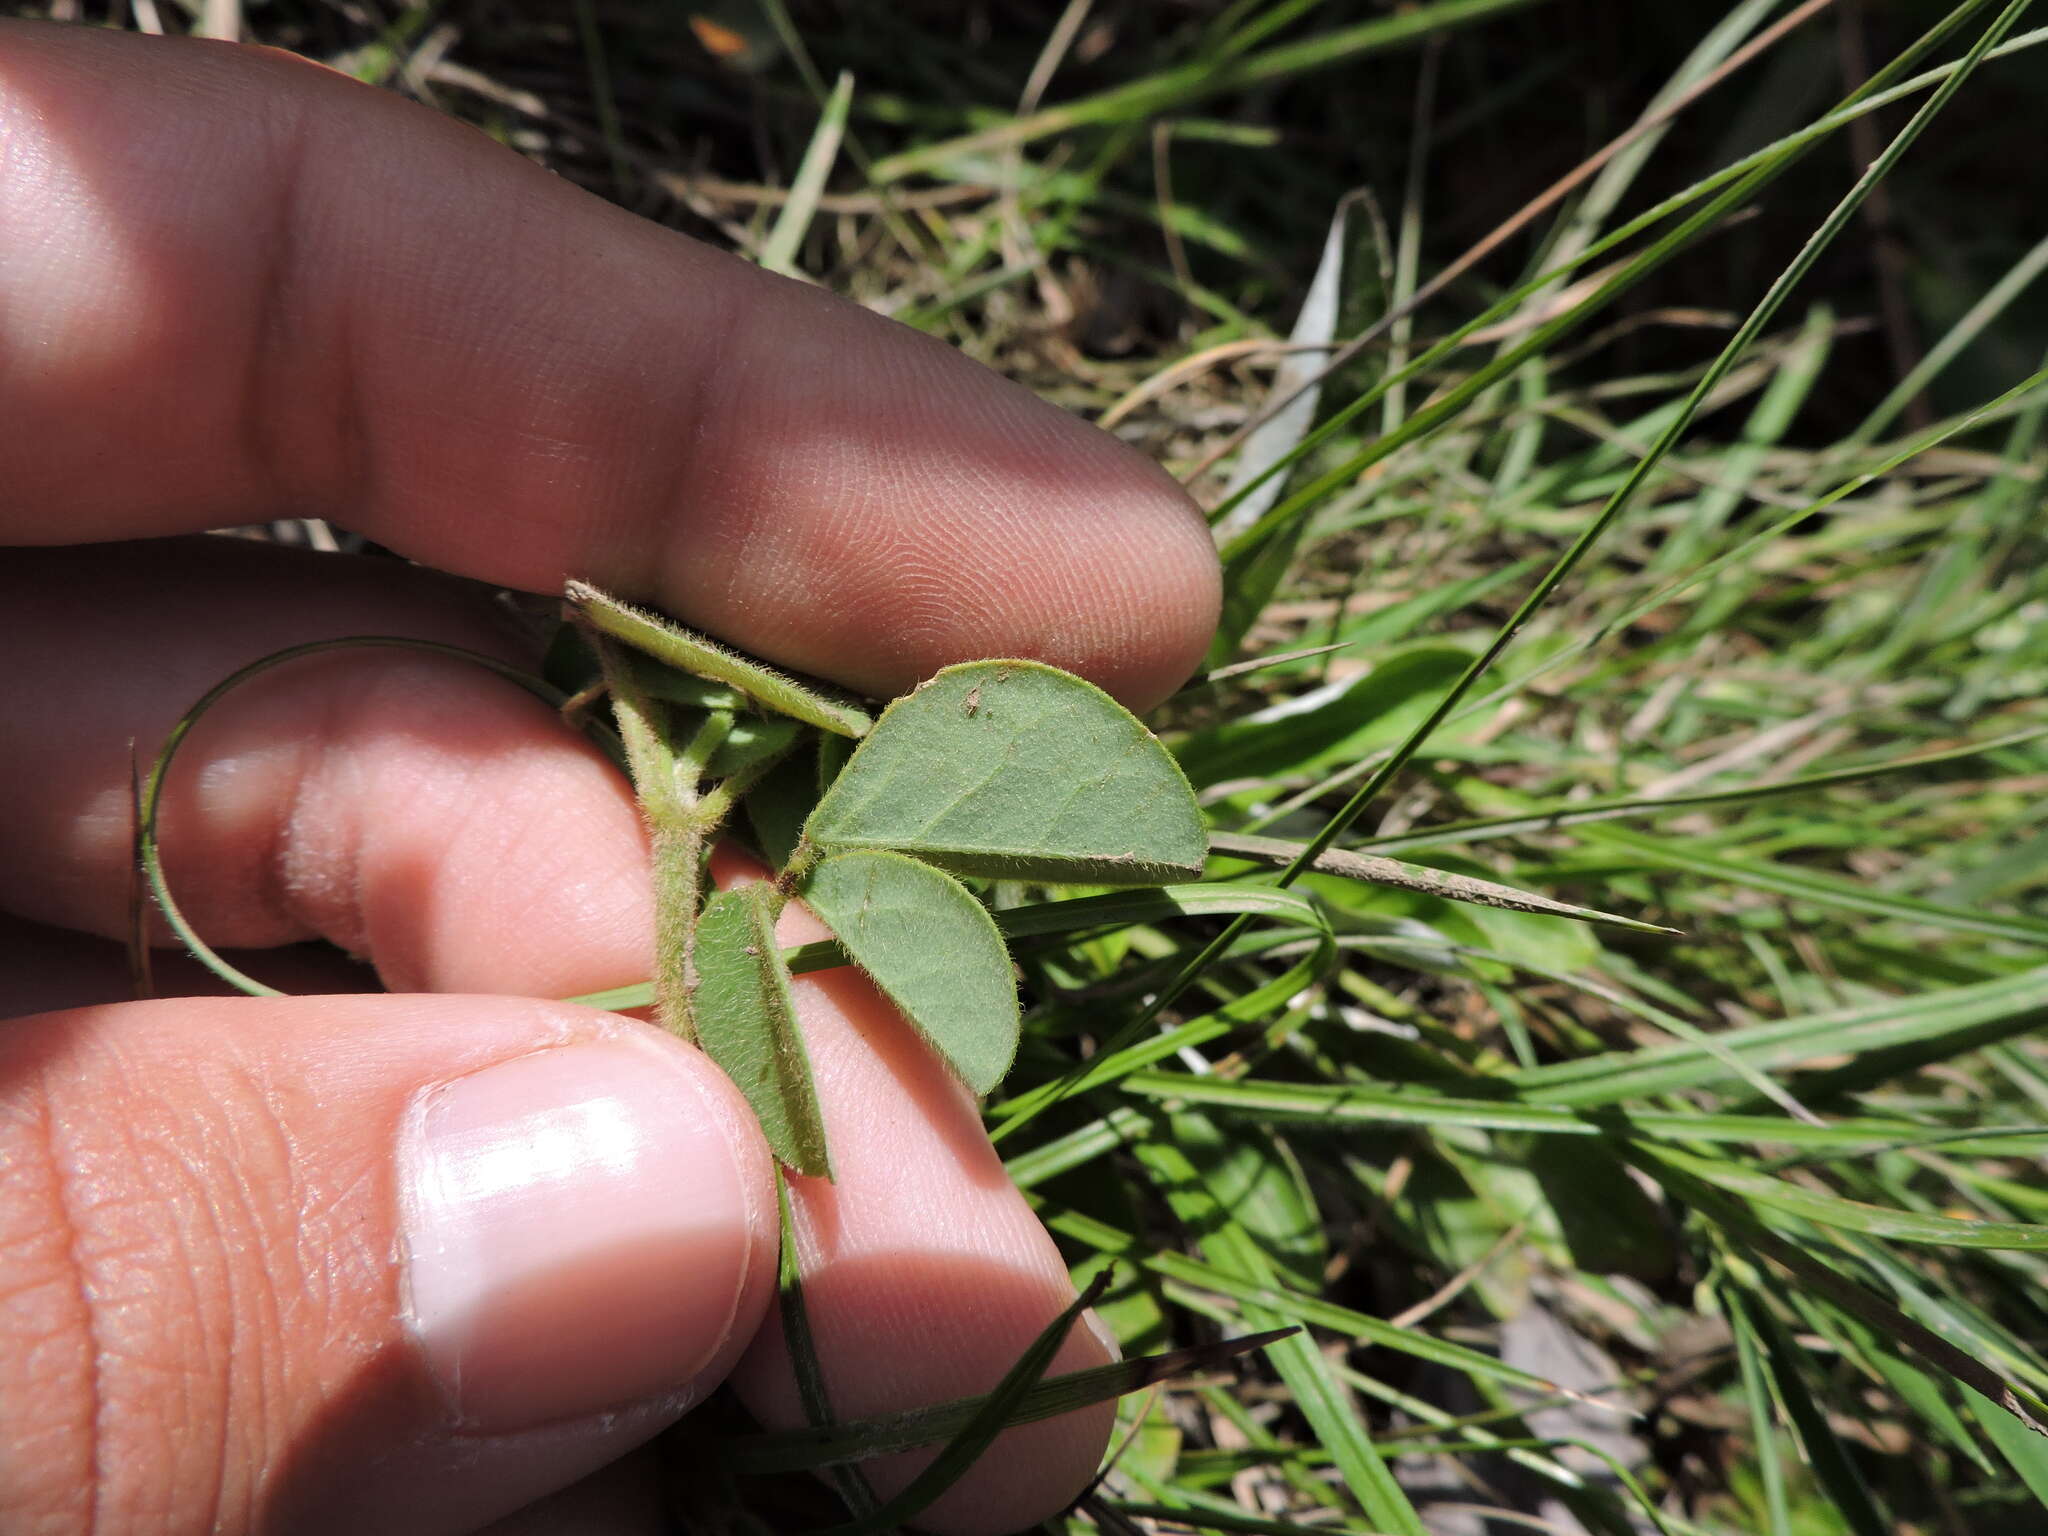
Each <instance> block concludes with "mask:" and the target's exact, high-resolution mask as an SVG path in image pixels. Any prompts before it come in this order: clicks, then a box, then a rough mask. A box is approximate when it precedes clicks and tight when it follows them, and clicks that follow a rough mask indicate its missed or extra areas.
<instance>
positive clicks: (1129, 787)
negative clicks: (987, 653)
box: [804, 661, 1208, 885]
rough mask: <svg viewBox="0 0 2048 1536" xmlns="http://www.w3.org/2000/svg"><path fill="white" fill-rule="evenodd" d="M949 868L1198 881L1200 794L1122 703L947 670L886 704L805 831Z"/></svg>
mask: <svg viewBox="0 0 2048 1536" xmlns="http://www.w3.org/2000/svg"><path fill="white" fill-rule="evenodd" d="M804 830H805V832H806V834H807V835H808V836H809V837H810V839H811V841H812V842H814V843H817V844H818V845H819V846H821V847H825V848H894V849H898V850H901V851H902V852H905V853H914V854H916V855H917V856H918V857H919V858H922V859H924V860H925V861H926V862H928V863H931V864H936V865H938V866H940V867H941V868H943V869H949V870H952V871H954V872H955V873H957V874H967V875H982V876H987V877H990V878H997V879H1017V880H1045V881H1052V882H1055V883H1061V882H1064V883H1068V884H1074V883H1082V882H1085V883H1089V884H1100V885H1153V884H1159V883H1164V882H1168V881H1174V880H1192V879H1195V878H1196V877H1197V876H1199V875H1200V874H1201V872H1202V861H1203V858H1204V857H1205V855H1206V854H1207V852H1208V844H1207V842H1206V840H1205V839H1204V837H1203V832H1202V816H1201V812H1200V811H1199V810H1198V809H1196V806H1195V797H1194V794H1193V792H1192V791H1191V790H1189V788H1188V785H1187V780H1186V779H1185V778H1184V777H1183V776H1182V775H1181V772H1180V770H1179V768H1177V767H1176V766H1175V765H1174V762H1173V759H1172V758H1171V757H1169V756H1168V755H1167V752H1166V749H1165V748H1164V747H1162V746H1160V744H1159V742H1158V741H1157V740H1156V739H1155V738H1154V737H1153V735H1152V733H1151V732H1150V731H1148V730H1146V729H1145V727H1144V726H1143V725H1142V724H1141V723H1139V721H1138V720H1137V719H1136V718H1135V717H1134V716H1133V715H1131V714H1130V713H1129V712H1128V711H1126V710H1125V709H1124V708H1123V706H1122V705H1120V704H1118V703H1117V702H1116V701H1115V700H1114V699H1112V698H1110V696H1109V695H1108V694H1106V693H1104V692H1103V691H1102V690H1101V689H1099V688H1097V687H1095V686H1094V685H1093V684H1092V683H1086V682H1083V681H1082V680H1081V679H1080V678H1078V677H1075V676H1073V675H1072V674H1070V673H1066V672H1062V671H1060V670H1059V669H1058V668H1057V667H1048V666H1046V665H1044V664H1043V663H1040V662H1034V661H975V662H968V663H966V664H965V665H963V666H957V667H948V668H946V669H945V670H944V671H943V672H940V673H939V674H938V675H937V676H936V677H934V678H932V679H931V681H929V682H927V683H926V684H924V685H923V686H922V687H921V688H919V689H918V690H917V691H916V692H915V693H913V694H910V695H909V696H907V697H905V698H901V699H898V700H897V701H896V702H895V703H893V704H891V705H890V706H889V707H888V709H886V710H884V711H883V713H882V717H881V719H879V720H877V721H876V722H875V727H874V729H873V730H872V731H871V732H870V733H869V734H868V737H867V739H866V740H865V741H863V742H862V743H861V744H860V746H859V747H858V748H857V749H856V750H855V752H854V754H853V758H852V760H851V761H850V762H848V763H847V765H846V767H845V769H844V770H843V771H842V772H841V773H840V775H839V777H838V778H837V779H836V780H834V781H833V784H832V788H831V790H830V791H829V792H828V793H827V794H826V796H825V798H824V799H823V800H821V801H819V802H818V808H817V809H816V810H815V811H813V812H812V813H811V819H810V821H809V823H808V824H807V825H806V827H805V829H804Z"/></svg>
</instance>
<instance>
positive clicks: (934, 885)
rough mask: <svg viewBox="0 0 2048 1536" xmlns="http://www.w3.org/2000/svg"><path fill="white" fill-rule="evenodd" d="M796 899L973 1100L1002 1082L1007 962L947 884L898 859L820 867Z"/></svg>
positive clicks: (957, 889) (1009, 1032)
mask: <svg viewBox="0 0 2048 1536" xmlns="http://www.w3.org/2000/svg"><path fill="white" fill-rule="evenodd" d="M803 897H804V900H805V901H806V902H808V903H809V904H810V906H811V907H812V908H813V909H814V910H815V911H816V912H817V914H818V916H819V917H821V918H823V919H824V920H825V922H826V923H827V924H828V925H829V926H830V927H831V929H832V931H833V932H834V933H835V934H837V935H838V936H839V942H840V945H841V946H842V947H843V948H844V949H845V950H846V953H847V954H848V956H850V957H851V958H852V960H853V963H854V964H855V965H857V966H859V967H860V968H861V969H862V970H863V971H865V972H866V973H867V974H868V976H869V978H870V979H871V980H873V982H874V983H875V985H876V986H878V987H880V988H881V989H882V991H883V992H884V993H885V994H887V996H888V998H889V1001H890V1002H892V1003H894V1004H895V1005H896V1006H897V1007H898V1008H899V1009H901V1010H902V1011H903V1015H904V1017H906V1018H907V1019H909V1020H910V1022H911V1023H912V1024H913V1025H915V1026H916V1028H917V1032H918V1033H919V1034H921V1035H923V1036H924V1038H925V1039H926V1040H927V1041H929V1042H930V1043H931V1046H932V1048H933V1049H934V1050H936V1051H937V1052H938V1053H939V1054H940V1055H941V1056H943V1057H945V1058H946V1061H947V1062H948V1064H950V1065H951V1066H952V1068H953V1070H954V1071H955V1072H957V1073H959V1074H960V1077H961V1080H962V1081H964V1082H965V1083H966V1084H967V1086H968V1087H969V1088H971V1089H973V1090H974V1091H975V1092H976V1093H977V1094H984V1093H988V1092H989V1091H990V1090H992V1089H993V1088H994V1087H995V1086H996V1084H997V1083H999V1082H1001V1081H1002V1080H1003V1074H1004V1073H1005V1072H1007V1071H1009V1070H1010V1063H1011V1062H1012V1061H1013V1060H1015V1058H1016V1055H1017V1036H1018V1034H1019V1032H1020V1030H1021V1029H1022V1027H1023V1021H1022V1019H1021V1017H1020V1015H1019V1014H1018V1011H1017V983H1016V980H1015V978H1014V977H1013V976H1012V975H1011V972H1010V956H1009V953H1008V952H1007V951H1006V950H1005V949H1004V948H1003V939H1002V935H1001V934H999V933H998V932H997V931H996V925H995V923H994V921H993V920H992V919H991V918H990V917H989V915H988V912H987V911H986V910H985V909H984V908H983V907H982V905H981V903H980V902H978V901H976V900H975V899H974V898H973V896H971V895H969V894H968V891H967V888H966V887H965V886H963V885H962V884H960V882H959V881H957V880H955V879H954V878H953V877H952V876H950V875H947V874H942V873H941V872H940V871H938V870H936V869H933V868H932V867H931V866H930V865H929V864H920V863H918V861H917V860H915V859H912V858H906V857H905V856H904V855H902V854H900V853H884V852H877V851H873V850H860V851H856V852H852V853H835V854H832V855H831V856H829V857H828V858H826V859H824V860H822V861H821V862H820V863H819V864H818V866H817V867H816V868H815V869H813V870H812V871H811V873H810V876H809V877H808V879H807V880H806V881H805V883H804V887H803Z"/></svg>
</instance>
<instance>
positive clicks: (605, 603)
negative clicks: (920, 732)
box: [564, 581, 872, 736]
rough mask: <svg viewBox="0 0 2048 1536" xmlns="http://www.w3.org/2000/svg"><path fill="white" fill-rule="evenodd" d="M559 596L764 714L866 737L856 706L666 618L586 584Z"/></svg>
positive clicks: (608, 629)
mask: <svg viewBox="0 0 2048 1536" xmlns="http://www.w3.org/2000/svg"><path fill="white" fill-rule="evenodd" d="M564 591H565V592H566V594H567V596H568V599H569V601H570V602H571V603H573V604H574V605H575V607H576V610H577V611H578V612H579V613H581V614H582V615H583V617H584V618H586V619H588V620H589V621H590V622H591V624H592V625H594V626H595V627H596V628H597V629H599V630H600V631H602V632H603V633H605V634H607V635H610V636H611V637H612V638H613V639H614V640H619V641H623V642H624V643H625V644H627V645H630V646H632V647H633V648H634V649H635V650H637V651H641V652H644V653H645V654H646V655H649V656H652V657H653V658H654V659H655V660H657V661H661V662H665V663H667V664H668V665H669V666H671V667H674V668H675V669H676V670H677V671H679V672H686V673H688V674H690V675H691V676H692V677H701V678H707V679H709V680H711V681H712V682H718V683H724V684H726V685H727V686H728V687H731V688H737V689H738V690H739V691H740V692H741V693H744V694H745V695H746V696H747V697H748V698H750V699H752V700H753V701H754V702H755V703H756V704H759V705H761V706H762V707H763V708H765V709H772V710H774V711H775V712H776V713H777V714H783V715H789V716H792V717H793V718H795V719H798V720H801V721H803V722H804V724H806V725H815V726H817V727H818V729H819V730H822V731H833V732H836V733H837V734H839V735H841V736H861V735H865V734H866V732H867V729H868V726H869V725H870V724H871V723H872V722H871V721H870V720H869V718H868V714H867V711H866V710H864V709H862V708H860V706H859V705H857V704H853V703H851V702H849V701H848V700H846V699H843V698H836V697H834V696H833V695H832V694H830V693H828V692H826V691H825V690H824V689H822V688H821V687H820V686H818V685H817V684H814V683H808V682H800V681H798V680H797V679H796V678H794V677H791V676H789V675H788V674H787V673H784V672H778V671H776V670H775V669H774V668H773V667H767V666H763V665H762V664H761V663H760V662H758V661H755V660H753V659H752V658H751V657H747V656H742V655H740V654H739V653H738V652H737V651H729V650H727V649H725V647H724V646H721V645H717V644H714V643H713V642H711V641H709V640H707V639H705V638H704V637H703V636H702V635H696V634H692V633H691V632H690V631H689V630H687V629H684V628H683V627H682V626H681V625H679V624H677V623H675V622H674V621H673V620H671V619H664V618H659V617H657V616H656V615H654V614H651V613H647V612H644V611H642V610H641V609H638V608H634V607H630V606H628V605H627V604H625V603H622V602H620V601H619V600H618V599H617V598H615V597H611V596H609V595H607V594H606V593H603V592H600V591H598V589H597V588H595V587H593V586H591V585H590V584H589V583H588V582H584V581H572V582H570V583H568V585H567V586H566V587H565V588H564Z"/></svg>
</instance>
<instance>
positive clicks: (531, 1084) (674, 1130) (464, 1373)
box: [398, 1041, 750, 1432]
mask: <svg viewBox="0 0 2048 1536" xmlns="http://www.w3.org/2000/svg"><path fill="white" fill-rule="evenodd" d="M688 1067H689V1063H688V1062H687V1061H686V1060H684V1059H682V1058H680V1057H679V1056H677V1055H675V1054H673V1053H671V1052H668V1051H665V1050H659V1049H655V1048H650V1047H647V1046H643V1045H637V1044H634V1043H632V1042H628V1041H608V1042H600V1043H594V1044H587V1045H574V1046H566V1047H563V1048H561V1049H558V1050H551V1051H544V1052H541V1053H538V1054H536V1055H533V1056H523V1057H520V1058H519V1059H517V1060H514V1061H508V1062H502V1063H500V1064H499V1065H497V1066H494V1067H488V1068H486V1069H484V1070H483V1071H481V1072H477V1073H473V1074H472V1075H470V1076H468V1077H461V1078H457V1079H455V1080H454V1081H453V1082H449V1083H444V1084H442V1085H440V1086H439V1087H436V1088H432V1089H429V1090H428V1091H427V1092H426V1093H425V1094H423V1095H422V1096H421V1098H420V1099H419V1100H418V1101H417V1102H416V1103H415V1104H414V1106H413V1109H412V1113H411V1114H410V1115H409V1116H408V1117H407V1121H406V1125H405V1130H404V1133H403V1135H402V1137H401V1142H400V1148H399V1161H398V1174H399V1189H400V1196H401V1202H402V1215H401V1228H402V1235H403V1239H404V1255H405V1258H404V1263H405V1305H406V1313H407V1321H408V1323H409V1324H410V1326H411V1327H412V1329H413V1330H414V1332H415V1334H416V1335H417V1337H418V1339H419V1342H420V1345H421V1348H422V1349H423V1351H424V1353H425V1355H426V1358H427V1362H428V1365H429V1366H430V1368H431V1369H432V1371H433V1374H434V1377H435V1379H436V1380H437V1381H438V1382H439V1383H440V1384H441V1386H442V1388H443V1390H444V1391H446V1392H447V1394H448V1396H449V1397H450V1399H451V1402H452V1407H453V1410H454V1413H455V1416H456V1417H457V1418H458V1419H459V1420H460V1422H461V1423H462V1424H463V1425H465V1426H466V1427H469V1428H472V1429H476V1430H481V1431H491V1432H502V1431H510V1430H517V1429H526V1428H530V1427H532V1426H534V1425H538V1424H544V1423H547V1422H550V1421H552V1420H556V1419H565V1418H570V1417H573V1416H576V1415H579V1414H586V1413H592V1412H595V1411H597V1410H599V1409H603V1408H610V1407H613V1406H616V1405H619V1404H623V1403H627V1402H632V1401H634V1400H637V1399H640V1398H644V1397H648V1396H651V1395H653V1394H656V1393H660V1392H663V1391H673V1390H675V1389H676V1388H678V1387H680V1386H682V1385H683V1384H685V1383H686V1382H688V1381H689V1380H690V1378H691V1377H692V1376H694V1375H696V1374H697V1372H698V1371H700V1370H702V1369H703V1368H704V1367H705V1366H706V1365H708V1364H709V1363H710V1360H711V1357H712V1356H713V1355H714V1354H716V1353H717V1351H718V1348H719V1346H720V1345H721V1344H723V1343H724V1342H725V1341H726V1338H727V1336H728V1334H729V1333H730V1331H731V1328H732V1321H733V1315H734V1310H735V1308H736V1307H737V1305H738V1301H739V1295H740V1291H741V1288H742V1285H743V1283H744V1280H745V1276H746V1269H747V1259H748V1244H749V1242H750V1230H749V1226H748V1209H747V1198H746V1192H745V1190H744V1189H743V1187H742V1185H741V1182H740V1166H739V1162H738V1160H737V1158H736V1156H735V1154H734V1150H733V1148H732V1146H731V1144H730V1141H729V1132H728V1131H727V1129H726V1126H725V1123H724V1122H723V1121H722V1120H721V1119H720V1117H719V1115H718V1114H717V1112H716V1111H715V1110H714V1108H713V1106H712V1104H711V1102H710V1100H708V1099H707V1098H706V1097H705V1096H704V1093H703V1092H702V1090H700V1089H699V1088H698V1086H697V1085H696V1084H695V1083H694V1082H693V1081H692V1079H691V1077H690V1074H689V1071H688Z"/></svg>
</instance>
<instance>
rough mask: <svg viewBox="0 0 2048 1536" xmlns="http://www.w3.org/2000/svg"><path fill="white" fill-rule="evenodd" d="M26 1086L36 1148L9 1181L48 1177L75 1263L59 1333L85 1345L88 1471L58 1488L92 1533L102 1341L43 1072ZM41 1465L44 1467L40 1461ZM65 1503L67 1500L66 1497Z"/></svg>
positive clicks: (19, 1118) (68, 1272) (21, 1120)
mask: <svg viewBox="0 0 2048 1536" xmlns="http://www.w3.org/2000/svg"><path fill="white" fill-rule="evenodd" d="M25 1086H26V1087H27V1088H28V1089H29V1093H28V1095H27V1097H28V1102H30V1103H31V1104H32V1105H33V1109H32V1110H31V1112H30V1113H28V1114H26V1115H21V1114H15V1115H13V1116H12V1118H13V1119H14V1120H15V1123H16V1125H17V1126H18V1127H22V1126H25V1127H26V1128H27V1137H28V1139H29V1140H30V1142H31V1146H30V1148H29V1149H28V1156H27V1157H25V1158H24V1159H22V1161H21V1162H18V1163H17V1162H15V1161H14V1160H12V1159H10V1160H9V1165H8V1167H9V1178H10V1180H12V1181H14V1182H16V1184H17V1187H19V1186H20V1184H21V1182H22V1180H23V1175H24V1172H25V1171H26V1169H28V1168H34V1169H36V1170H38V1171H39V1172H41V1173H42V1174H43V1175H44V1182H45V1184H46V1185H47V1188H48V1199H47V1201H46V1202H45V1208H46V1209H47V1211H48V1213H49V1214H50V1215H51V1216H52V1217H54V1218H55V1219H56V1221H57V1223H58V1224H59V1227H60V1228H61V1231H60V1234H59V1236H60V1237H61V1240H62V1244H63V1247H64V1249H65V1252H66V1254H67V1256H68V1258H69V1260H70V1262H69V1263H68V1264H67V1265H66V1266H65V1268H64V1270H63V1273H62V1275H61V1277H60V1278H61V1279H62V1280H63V1281H64V1282H67V1285H66V1289H67V1290H68V1293H69V1299H70V1300H71V1302H72V1309H73V1313H74V1317H73V1319H72V1323H71V1326H70V1327H69V1328H68V1329H65V1327H64V1324H63V1323H58V1324H57V1325H56V1329H59V1330H63V1331H64V1334H65V1342H67V1343H74V1344H75V1343H80V1342H82V1343H83V1344H84V1346H85V1347H84V1349H83V1352H82V1353H83V1355H84V1364H85V1366H86V1369H85V1371H84V1372H82V1373H80V1376H81V1379H80V1382H79V1385H80V1388H81V1393H80V1395H81V1397H82V1399H83V1400H82V1402H81V1404H80V1413H79V1419H80V1421H81V1429H82V1430H83V1435H82V1440H81V1442H80V1448H81V1449H82V1450H83V1452H84V1455H83V1456H82V1458H81V1460H82V1462H83V1463H84V1465H83V1466H82V1467H81V1468H80V1472H81V1474H82V1475H79V1476H75V1477H72V1478H70V1479H68V1483H66V1482H60V1483H59V1485H58V1486H59V1487H60V1488H61V1489H65V1490H66V1491H68V1492H70V1493H71V1494H72V1495H73V1496H74V1497H75V1498H76V1499H79V1500H82V1501H83V1503H84V1509H83V1512H82V1520H81V1522H80V1523H79V1525H78V1529H81V1530H85V1531H91V1530H93V1528H94V1527H95V1525H96V1524H97V1521H98V1502H99V1477H98V1476H97V1470H98V1466H99V1458H98V1454H97V1448H98V1445H99V1435H98V1415H99V1402H100V1392H99V1383H100V1361H101V1353H100V1341H99V1336H98V1330H97V1328H96V1325H95V1317H94V1312H93V1306H92V1296H91V1293H90V1290H89V1288H88V1287H87V1285H86V1283H85V1272H84V1270H83V1269H82V1268H80V1267H79V1264H78V1257H79V1251H80V1250H79V1236H78V1223H77V1221H76V1219H75V1216H74V1213H73V1206H72V1201H71V1198H70V1191H69V1189H68V1186H67V1181H66V1178H65V1174H64V1168H63V1164H62V1161H61V1160H60V1157H59V1153H58V1148H57V1133H56V1126H55V1122H54V1120H53V1119H52V1117H51V1115H50V1111H49V1098H48V1094H47V1093H46V1092H45V1091H44V1084H43V1081H42V1074H41V1073H40V1072H38V1073H34V1074H32V1080H31V1081H30V1083H28V1084H26V1085H25ZM19 1134H20V1132H18V1131H17V1135H19ZM13 1139H14V1138H13V1137H10V1140H13ZM45 1422H47V1421H45ZM60 1443H61V1441H60ZM38 1464H41V1463H40V1459H39V1461H38ZM59 1497H60V1498H61V1497H62V1493H61V1492H60V1494H59Z"/></svg>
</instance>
